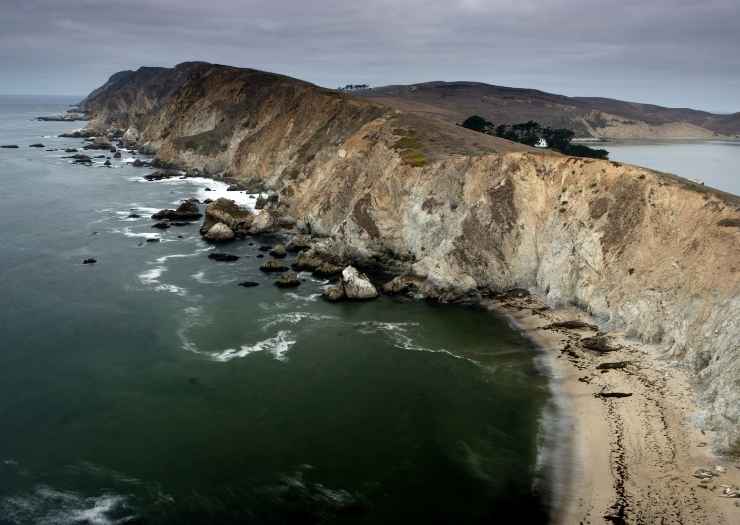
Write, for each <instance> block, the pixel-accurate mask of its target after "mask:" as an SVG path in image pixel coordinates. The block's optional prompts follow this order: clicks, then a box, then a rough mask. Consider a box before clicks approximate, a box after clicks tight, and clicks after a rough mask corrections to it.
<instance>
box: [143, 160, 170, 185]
mask: <svg viewBox="0 0 740 525" xmlns="http://www.w3.org/2000/svg"><path fill="white" fill-rule="evenodd" d="M137 160H138V159H137ZM134 162H136V161H134ZM179 175H180V172H178V171H171V170H157V171H155V172H153V173H150V174H149V175H144V180H148V181H150V182H151V181H156V180H165V179H171V178H173V177H177V176H179Z"/></svg>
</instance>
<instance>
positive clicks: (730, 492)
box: [721, 485, 740, 498]
mask: <svg viewBox="0 0 740 525" xmlns="http://www.w3.org/2000/svg"><path fill="white" fill-rule="evenodd" d="M721 486H722V487H723V488H722V494H721V495H722V497H723V498H740V488H738V487H733V486H731V485H721Z"/></svg>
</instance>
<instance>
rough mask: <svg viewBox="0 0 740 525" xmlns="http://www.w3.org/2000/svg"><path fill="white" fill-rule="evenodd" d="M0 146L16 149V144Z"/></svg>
mask: <svg viewBox="0 0 740 525" xmlns="http://www.w3.org/2000/svg"><path fill="white" fill-rule="evenodd" d="M0 148H5V149H18V145H17V144H3V145H2V146H0Z"/></svg>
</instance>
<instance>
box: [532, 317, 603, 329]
mask: <svg viewBox="0 0 740 525" xmlns="http://www.w3.org/2000/svg"><path fill="white" fill-rule="evenodd" d="M558 328H565V329H567V330H593V331H598V329H599V327H598V326H596V325H594V324H591V323H587V322H585V321H579V320H577V319H571V320H569V321H557V322H555V323H550V324H548V325H547V326H543V327H542V329H543V330H554V329H558Z"/></svg>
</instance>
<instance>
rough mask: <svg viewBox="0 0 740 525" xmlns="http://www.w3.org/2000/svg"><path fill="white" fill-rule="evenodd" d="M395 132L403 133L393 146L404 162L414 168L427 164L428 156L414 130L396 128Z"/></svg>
mask: <svg viewBox="0 0 740 525" xmlns="http://www.w3.org/2000/svg"><path fill="white" fill-rule="evenodd" d="M394 132H396V133H397V134H398V135H403V136H402V137H401V138H400V139H398V140H397V141H396V142H395V143H393V146H392V147H393V149H394V150H396V151H397V152H398V153H399V154H400V156H401V160H402V161H403V163H404V164H408V165H409V166H413V167H414V168H420V167H422V166H425V165H426V163H427V157H426V155H424V152H423V151H422V147H421V143H420V142H419V139H418V138H417V137H416V134H415V133H414V132H413V131H410V130H401V129H396V130H394Z"/></svg>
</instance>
